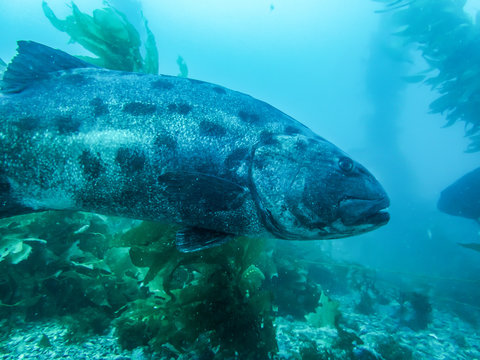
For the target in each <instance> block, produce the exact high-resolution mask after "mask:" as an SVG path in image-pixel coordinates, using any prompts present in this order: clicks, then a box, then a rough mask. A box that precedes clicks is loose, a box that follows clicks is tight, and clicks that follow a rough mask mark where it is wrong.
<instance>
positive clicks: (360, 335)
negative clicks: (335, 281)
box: [0, 295, 480, 360]
mask: <svg viewBox="0 0 480 360" xmlns="http://www.w3.org/2000/svg"><path fill="white" fill-rule="evenodd" d="M340 301H341V303H342V316H343V317H344V324H348V326H345V328H344V330H345V331H347V332H348V336H345V335H344V336H343V341H346V342H347V343H348V344H347V346H348V347H350V346H351V347H354V351H353V354H354V355H353V356H354V357H352V353H350V352H348V351H345V349H342V347H341V346H339V345H338V341H339V340H340V337H339V333H338V331H337V330H336V329H334V328H330V327H325V328H313V327H311V326H309V325H308V324H307V323H306V322H305V321H299V320H294V319H292V318H288V317H277V318H276V321H275V324H276V337H277V341H278V348H279V349H278V353H277V354H275V355H273V357H272V358H273V359H282V360H283V359H285V360H287V359H364V360H368V359H385V360H403V359H419V360H420V359H425V360H427V359H428V360H432V359H449V360H453V359H457V360H463V359H464V360H475V359H480V334H478V330H477V329H478V328H476V327H475V326H474V325H473V324H472V323H469V322H465V321H464V320H462V319H460V318H458V316H457V315H455V314H453V313H448V312H444V311H440V310H437V309H436V308H435V307H434V309H433V315H432V322H431V323H430V324H429V326H428V328H427V329H424V330H421V331H414V330H412V329H410V328H409V327H407V326H401V325H400V324H399V322H398V319H396V318H395V316H394V315H393V314H394V313H395V312H396V311H398V304H395V303H391V304H386V305H383V306H382V307H381V310H380V311H378V312H377V313H376V314H374V315H368V316H367V315H362V314H359V313H356V312H355V311H354V309H353V308H352V306H351V305H350V306H349V305H348V304H354V303H355V301H356V299H355V297H354V296H352V295H346V296H343V297H342V298H341V299H340ZM1 329H2V339H1V342H0V351H1V352H2V355H1V359H5V360H6V359H11V360H17V359H39V360H42V359H85V360H89V359H114V360H127V359H136V360H141V359H169V360H170V359H209V358H211V359H213V356H212V357H201V354H195V353H186V354H180V352H179V351H178V350H177V349H175V348H173V347H172V346H171V345H169V344H165V345H164V346H163V349H161V350H160V351H156V352H152V351H151V349H149V347H148V346H145V347H142V346H140V347H138V348H135V349H133V350H122V349H121V347H120V346H119V344H118V342H117V339H116V337H115V336H114V330H113V329H109V330H108V331H107V333H106V334H105V335H95V336H92V337H89V338H87V339H85V341H83V342H81V343H70V344H69V343H67V342H66V340H65V337H66V334H67V333H68V329H67V328H66V326H65V325H64V324H63V323H62V322H61V321H59V320H57V319H49V320H42V321H35V322H30V323H26V322H19V323H15V324H9V321H7V320H3V321H2V323H1ZM45 339H48V341H46V340H45ZM381 352H383V353H384V354H385V355H386V356H382V355H381V354H380V353H381ZM387 354H388V355H387Z"/></svg>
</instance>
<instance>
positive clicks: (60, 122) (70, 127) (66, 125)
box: [53, 115, 82, 135]
mask: <svg viewBox="0 0 480 360" xmlns="http://www.w3.org/2000/svg"><path fill="white" fill-rule="evenodd" d="M53 122H54V124H55V126H56V127H57V129H58V132H59V133H60V134H63V135H64V134H72V133H77V132H78V130H79V129H80V126H81V125H82V121H81V120H80V119H79V118H75V117H72V116H71V115H66V116H65V115H59V116H56V117H54V118H53Z"/></svg>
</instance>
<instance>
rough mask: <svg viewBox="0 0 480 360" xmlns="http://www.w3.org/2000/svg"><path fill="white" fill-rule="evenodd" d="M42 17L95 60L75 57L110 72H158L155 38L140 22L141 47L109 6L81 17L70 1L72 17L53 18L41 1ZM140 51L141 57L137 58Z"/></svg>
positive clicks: (122, 16)
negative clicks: (143, 37) (142, 37)
mask: <svg viewBox="0 0 480 360" xmlns="http://www.w3.org/2000/svg"><path fill="white" fill-rule="evenodd" d="M42 8H43V12H44V14H45V16H46V17H47V18H48V20H50V22H51V24H52V25H53V26H54V27H55V28H57V29H58V30H60V31H62V32H65V33H67V34H68V35H69V36H70V38H71V42H75V43H78V44H80V45H81V46H83V47H84V48H85V49H87V50H88V51H90V52H91V53H93V54H94V55H96V57H89V56H79V58H82V59H83V60H85V61H87V62H89V63H91V64H94V65H97V66H100V67H104V68H107V69H111V70H122V71H132V72H143V73H151V74H157V73H158V50H157V46H156V41H155V36H154V35H153V33H152V32H151V30H150V28H149V27H148V22H147V20H144V27H145V29H144V30H145V33H146V41H145V44H144V46H143V48H142V46H141V45H142V42H141V39H140V34H139V32H138V31H137V29H135V27H134V26H133V25H132V24H131V23H130V22H129V21H128V19H127V17H126V16H125V14H123V13H121V12H120V11H118V10H116V9H115V8H113V7H111V6H107V7H105V8H103V9H95V10H94V11H93V14H92V16H90V15H88V14H85V13H83V12H81V11H80V9H79V8H78V7H77V6H76V5H75V3H73V2H72V15H69V16H67V18H66V19H65V20H61V19H59V18H57V17H56V16H55V14H54V12H53V11H52V9H51V8H50V7H49V6H48V4H47V3H46V2H45V1H43V3H42ZM142 50H143V51H144V53H145V57H143V56H142V55H141V52H142Z"/></svg>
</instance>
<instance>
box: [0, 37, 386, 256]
mask: <svg viewBox="0 0 480 360" xmlns="http://www.w3.org/2000/svg"><path fill="white" fill-rule="evenodd" d="M2 91H3V96H0V140H1V143H2V148H1V151H0V217H7V216H12V215H16V214H21V213H27V212H31V211H42V210H51V209H56V210H62V209H69V210H83V211H91V212H97V213H101V214H107V215H118V216H124V217H130V218H136V219H146V220H154V221H169V222H173V223H178V224H180V225H181V226H182V227H183V229H182V230H181V231H179V233H178V234H177V245H178V246H179V248H180V249H181V250H183V251H194V250H199V249H202V248H205V247H209V246H212V245H216V244H220V243H223V242H225V241H227V240H228V239H229V238H231V237H232V236H237V235H246V236H256V235H260V236H269V237H275V238H283V239H325V238H336V237H344V236H350V235H354V234H357V233H361V232H365V231H369V230H372V229H375V228H377V227H378V226H381V225H383V224H385V223H386V222H387V221H388V214H387V213H386V212H384V211H383V209H385V208H386V207H387V206H388V202H389V200H388V197H387V195H386V194H385V192H384V190H383V188H382V187H381V186H380V184H379V183H378V182H377V180H376V179H375V178H374V177H373V175H371V174H370V173H369V172H368V171H367V170H366V169H365V168H364V167H362V166H361V165H360V164H358V163H356V162H355V161H353V160H352V159H350V158H349V157H348V156H347V155H346V154H345V153H344V152H342V151H341V150H340V149H338V148H337V147H336V146H334V145H333V144H331V143H330V142H328V141H326V140H325V139H323V138H322V137H320V136H318V135H316V134H315V133H314V132H312V131H311V130H310V129H308V128H307V127H306V126H304V125H302V124H301V123H299V122H298V121H296V120H294V119H292V118H291V117H290V116H288V115H286V114H284V113H282V112H281V111H279V110H277V109H276V108H274V107H272V106H270V105H268V104H267V103H265V102H262V101H259V100H256V99H254V98H252V97H250V96H248V95H245V94H242V93H239V92H236V91H232V90H229V89H226V88H224V87H222V86H218V85H215V84H211V83H207V82H202V81H197V80H192V79H185V78H179V77H171V76H164V75H159V76H158V75H147V74H140V73H128V72H120V71H112V70H106V69H102V68H98V67H94V66H92V65H90V64H88V63H85V62H83V61H81V60H78V59H76V58H74V57H71V56H70V55H68V54H66V53H63V52H61V51H58V50H54V49H51V48H49V47H46V46H44V45H41V44H37V43H34V42H19V49H18V54H17V56H16V57H15V58H14V59H13V60H12V62H11V63H10V64H9V66H8V68H7V71H6V72H5V74H4V78H3V84H2Z"/></svg>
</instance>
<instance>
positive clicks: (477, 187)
mask: <svg viewBox="0 0 480 360" xmlns="http://www.w3.org/2000/svg"><path fill="white" fill-rule="evenodd" d="M437 208H438V209H439V210H440V211H442V212H444V213H446V214H449V215H454V216H461V217H464V218H468V219H474V220H476V221H479V220H480V167H479V168H476V169H475V170H473V171H471V172H469V173H468V174H466V175H464V176H462V177H461V178H460V179H458V180H457V181H455V182H454V183H453V184H452V185H450V186H449V187H447V188H446V189H445V190H443V191H442V193H441V195H440V199H439V200H438V203H437Z"/></svg>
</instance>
